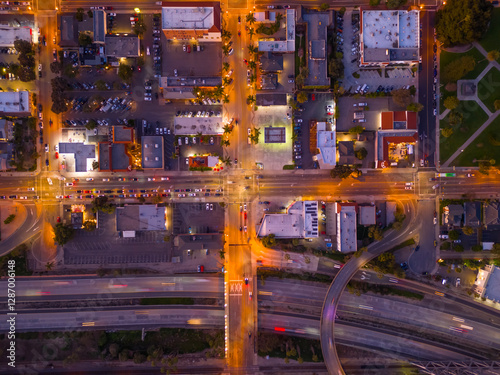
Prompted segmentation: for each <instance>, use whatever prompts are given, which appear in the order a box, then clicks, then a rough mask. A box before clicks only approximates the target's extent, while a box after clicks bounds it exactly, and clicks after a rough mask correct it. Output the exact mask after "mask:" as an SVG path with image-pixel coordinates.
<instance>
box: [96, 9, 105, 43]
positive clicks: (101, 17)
mask: <svg viewBox="0 0 500 375" xmlns="http://www.w3.org/2000/svg"><path fill="white" fill-rule="evenodd" d="M92 20H93V22H94V43H100V44H104V43H105V37H106V34H107V32H108V31H107V27H106V12H104V10H94V16H93V17H92Z"/></svg>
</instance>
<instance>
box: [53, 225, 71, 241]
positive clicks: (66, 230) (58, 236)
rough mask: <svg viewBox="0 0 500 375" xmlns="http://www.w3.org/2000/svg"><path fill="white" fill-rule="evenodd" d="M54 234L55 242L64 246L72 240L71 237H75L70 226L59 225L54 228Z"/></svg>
mask: <svg viewBox="0 0 500 375" xmlns="http://www.w3.org/2000/svg"><path fill="white" fill-rule="evenodd" d="M54 234H55V236H54V241H56V242H57V243H58V244H59V245H61V246H62V245H64V244H66V243H67V242H68V241H69V240H70V239H71V237H73V234H74V229H73V228H72V227H70V226H68V225H64V224H62V223H58V224H56V227H55V228H54Z"/></svg>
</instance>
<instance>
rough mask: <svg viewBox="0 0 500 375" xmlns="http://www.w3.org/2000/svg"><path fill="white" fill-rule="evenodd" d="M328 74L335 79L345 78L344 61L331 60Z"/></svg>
mask: <svg viewBox="0 0 500 375" xmlns="http://www.w3.org/2000/svg"><path fill="white" fill-rule="evenodd" d="M328 73H329V74H330V76H331V77H332V78H333V79H339V78H342V77H344V64H343V63H342V59H341V58H340V59H330V61H329V63H328Z"/></svg>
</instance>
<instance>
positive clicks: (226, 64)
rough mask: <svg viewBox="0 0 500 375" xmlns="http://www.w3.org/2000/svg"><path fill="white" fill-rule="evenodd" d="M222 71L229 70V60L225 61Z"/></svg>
mask: <svg viewBox="0 0 500 375" xmlns="http://www.w3.org/2000/svg"><path fill="white" fill-rule="evenodd" d="M222 71H223V72H227V71H229V63H228V62H227V61H224V63H223V64H222Z"/></svg>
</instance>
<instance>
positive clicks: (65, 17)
mask: <svg viewBox="0 0 500 375" xmlns="http://www.w3.org/2000/svg"><path fill="white" fill-rule="evenodd" d="M59 25H60V27H59V29H60V34H59V35H60V36H59V46H61V47H78V26H77V22H76V20H75V14H74V13H71V14H67V13H65V14H62V15H61V16H60V18H59Z"/></svg>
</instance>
